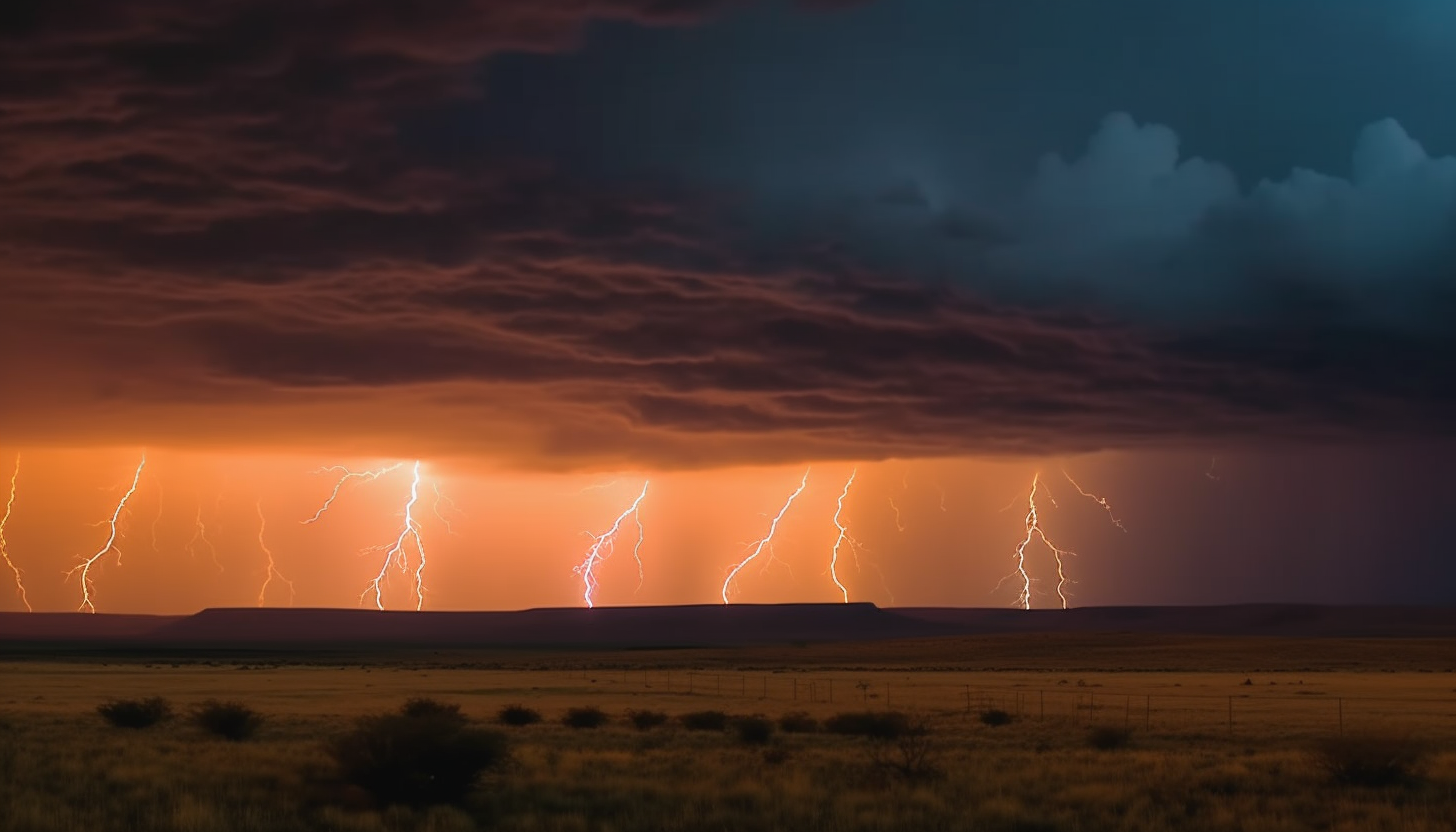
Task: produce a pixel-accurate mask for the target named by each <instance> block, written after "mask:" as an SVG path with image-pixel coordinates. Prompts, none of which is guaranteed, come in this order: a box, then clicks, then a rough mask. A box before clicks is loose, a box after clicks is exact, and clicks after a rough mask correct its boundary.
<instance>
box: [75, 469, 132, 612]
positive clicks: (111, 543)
mask: <svg viewBox="0 0 1456 832" xmlns="http://www.w3.org/2000/svg"><path fill="white" fill-rule="evenodd" d="M146 466H147V457H146V454H142V461H141V462H139V463H137V467H136V473H134V474H132V478H131V485H130V486H129V487H128V488H127V489H126V493H125V494H123V495H121V499H120V500H119V501H117V503H116V510H115V511H113V512H111V519H110V520H103V521H102V522H103V523H105V524H107V525H109V526H110V529H111V531H110V534H109V535H108V536H107V538H106V545H105V546H102V547H101V549H100V550H99V551H98V552H97V553H96V554H94V555H92V556H91V557H89V558H86V559H84V560H82V561H81V562H80V563H78V564H77V565H75V566H73V567H71V569H70V570H69V571H67V572H66V577H68V578H69V577H70V576H72V575H74V574H76V573H77V572H80V573H81V605H80V606H79V607H77V608H76V609H77V610H86V611H87V612H93V613H94V612H96V605H95V604H94V603H92V601H91V567H93V566H95V565H96V562H97V561H99V560H101V559H102V558H103V557H105V556H106V555H107V554H109V553H111V552H115V553H116V562H117V563H118V564H120V563H121V550H120V549H118V548H116V536H117V524H118V522H119V521H120V519H121V513H122V512H123V511H125V510H126V503H127V501H128V500H130V499H131V495H133V494H135V493H136V490H137V483H139V482H141V479H142V469H143V468H145V467H146Z"/></svg>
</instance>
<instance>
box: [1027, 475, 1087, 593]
mask: <svg viewBox="0 0 1456 832" xmlns="http://www.w3.org/2000/svg"><path fill="white" fill-rule="evenodd" d="M1041 487H1043V486H1042V484H1041V473H1040V472H1038V473H1037V474H1036V475H1035V476H1034V477H1032V480H1031V492H1030V493H1029V494H1028V495H1027V498H1026V537H1025V538H1023V539H1022V541H1021V542H1020V543H1019V544H1017V546H1016V572H1014V573H1013V574H1014V575H1015V576H1017V577H1019V578H1020V579H1021V592H1020V594H1019V595H1018V596H1017V598H1016V602H1017V603H1018V604H1019V605H1020V606H1021V608H1022V609H1024V610H1029V609H1031V576H1030V575H1029V574H1028V573H1027V571H1026V547H1027V546H1030V545H1031V539H1032V538H1033V537H1037V538H1040V539H1041V542H1042V545H1043V546H1045V547H1046V548H1047V549H1048V550H1049V551H1050V552H1051V553H1052V557H1053V558H1055V559H1056V562H1057V597H1058V598H1060V599H1061V601H1062V609H1066V608H1067V594H1066V592H1065V590H1064V588H1065V587H1066V584H1067V572H1066V566H1065V564H1064V562H1063V560H1062V558H1063V556H1074V555H1076V552H1072V551H1070V550H1067V549H1062V548H1059V547H1058V546H1057V545H1056V544H1055V543H1053V542H1052V541H1051V540H1050V539H1049V538H1047V536H1046V532H1044V531H1042V528H1041V521H1040V518H1039V517H1038V515H1037V510H1036V492H1037V490H1038V489H1039V488H1041ZM1047 498H1048V499H1051V500H1052V504H1053V505H1055V504H1056V500H1055V499H1053V498H1052V497H1051V494H1050V493H1048V494H1047Z"/></svg>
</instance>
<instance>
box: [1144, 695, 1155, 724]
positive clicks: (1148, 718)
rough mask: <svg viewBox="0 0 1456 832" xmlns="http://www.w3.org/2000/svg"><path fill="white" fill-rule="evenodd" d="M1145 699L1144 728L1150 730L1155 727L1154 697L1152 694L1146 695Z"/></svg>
mask: <svg viewBox="0 0 1456 832" xmlns="http://www.w3.org/2000/svg"><path fill="white" fill-rule="evenodd" d="M1143 700H1144V701H1143V708H1144V710H1143V730H1144V731H1150V730H1152V728H1153V697H1152V695H1151V694H1150V695H1148V696H1144V697H1143Z"/></svg>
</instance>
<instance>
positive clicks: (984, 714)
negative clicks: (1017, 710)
mask: <svg viewBox="0 0 1456 832" xmlns="http://www.w3.org/2000/svg"><path fill="white" fill-rule="evenodd" d="M981 724H982V725H989V726H991V727H992V728H995V727H997V726H999V725H1010V724H1011V714H1009V713H1007V712H1006V711H1003V710H1001V709H1000V708H988V709H986V710H984V711H981Z"/></svg>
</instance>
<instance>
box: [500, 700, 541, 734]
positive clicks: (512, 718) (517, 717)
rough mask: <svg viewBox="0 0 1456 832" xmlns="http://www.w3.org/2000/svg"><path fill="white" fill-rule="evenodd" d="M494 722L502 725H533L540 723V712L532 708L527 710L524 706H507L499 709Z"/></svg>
mask: <svg viewBox="0 0 1456 832" xmlns="http://www.w3.org/2000/svg"><path fill="white" fill-rule="evenodd" d="M495 720H496V722H499V723H500V724H502V725H514V726H516V727H518V728H519V727H521V726H523V725H535V724H536V723H538V722H540V721H541V712H540V711H538V710H536V709H534V708H527V707H526V706H525V705H507V706H505V707H504V708H501V709H500V713H498V714H496V715H495Z"/></svg>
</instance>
